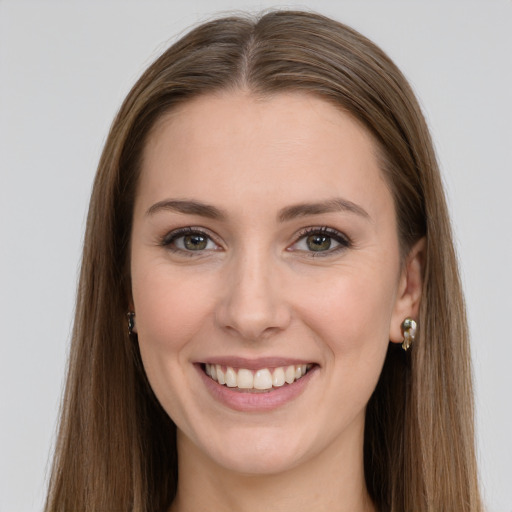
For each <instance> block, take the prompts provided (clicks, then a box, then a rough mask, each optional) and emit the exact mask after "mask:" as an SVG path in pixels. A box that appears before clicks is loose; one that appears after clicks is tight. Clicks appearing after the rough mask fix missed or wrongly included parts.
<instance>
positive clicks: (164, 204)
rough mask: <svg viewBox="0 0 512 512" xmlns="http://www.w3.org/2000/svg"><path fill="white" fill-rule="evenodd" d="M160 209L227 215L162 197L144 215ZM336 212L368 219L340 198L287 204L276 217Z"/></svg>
mask: <svg viewBox="0 0 512 512" xmlns="http://www.w3.org/2000/svg"><path fill="white" fill-rule="evenodd" d="M160 211H173V212H177V213H184V214H189V215H199V216H200V217H206V218H208V219H214V220H220V221H222V220H225V219H226V218H227V217H228V215H227V213H226V212H225V211H223V210H221V209H219V208H217V207H216V206H212V205H210V204H206V203H202V202H200V201H192V200H185V199H164V200H163V201H159V202H158V203H155V204H154V205H153V206H151V207H150V208H148V210H147V211H146V215H154V214H156V213H158V212H160ZM336 212H348V213H353V214H356V215H358V216H360V217H364V218H366V219H370V216H369V215H368V213H367V212H366V210H364V209H363V208H361V206H359V205H357V204H355V203H353V202H352V201H347V200H346V199H342V198H334V199H328V200H327V201H321V202H318V203H301V204H296V205H292V206H287V207H285V208H283V209H282V210H280V211H279V213H278V215H277V219H278V221H279V222H288V221H290V220H293V219H296V218H298V217H307V216H309V215H321V214H323V213H336Z"/></svg>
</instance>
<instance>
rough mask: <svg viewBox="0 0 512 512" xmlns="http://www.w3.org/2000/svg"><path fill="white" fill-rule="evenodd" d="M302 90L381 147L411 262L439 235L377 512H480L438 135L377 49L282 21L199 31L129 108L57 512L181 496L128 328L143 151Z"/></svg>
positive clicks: (53, 507)
mask: <svg viewBox="0 0 512 512" xmlns="http://www.w3.org/2000/svg"><path fill="white" fill-rule="evenodd" d="M239 88H245V89H248V90H250V91H251V92H252V93H253V94H256V95H258V94H259V95H271V94H275V93H278V92H280V91H302V92H305V93H309V94H314V95H316V96H318V97H321V98H323V99H325V100H327V101H329V102H331V103H332V104H334V105H336V106H337V107H338V108H340V109H342V110H343V111H345V112H348V113H350V114H351V115H352V116H353V117H354V118H356V119H358V120H359V121H360V122H361V123H363V125H364V126H365V127H366V128H367V130H368V131H369V132H370V133H371V134H372V135H373V138H374V140H375V144H376V146H377V148H378V150H379V155H380V164H381V168H382V172H383V173H384V175H385V176H386V178H387V182H388V184H389V187H390V189H391V191H392V193H393V197H394V201H395V207H396V212H397V219H398V231H399V235H400V241H401V245H402V250H403V253H404V254H405V253H406V252H407V250H408V248H410V247H411V245H412V244H413V243H414V242H415V241H417V240H418V239H419V238H421V237H423V236H424V237H425V238H426V253H425V270H424V291H423V297H422V301H421V310H420V317H419V322H418V324H419V332H420V335H419V337H418V338H417V339H416V342H415V344H414V347H413V349H412V350H411V351H410V352H407V353H404V352H403V351H401V350H400V348H397V346H396V345H394V344H390V348H389V350H388V354H387V357H386V361H385V364H384V368H383V371H382V375H381V377H380V380H379V383H378V385H377V387H376V389H375V391H374V393H373V395H372V397H371V399H370V401H369V403H368V406H367V413H366V424H365V444H364V458H365V461H364V462H365V477H366V484H367V487H368V491H369V493H370V496H371V497H372V499H373V500H374V502H375V505H376V507H377V509H378V510H380V511H381V512H383V511H393V512H400V511H402V512H405V511H413V510H414V511H416V512H419V511H425V512H427V511H428V512H441V511H467V512H477V511H480V510H482V506H481V503H480V497H479V492H478V483H477V470H476V462H475V450H474V432H473V402H472V387H471V386H472V385H471V369H470V357H469V348H468V334H467V326H466V318H465V309H464V302H463V297H462V293H461V285H460V281H459V275H458V269H457V262H456V257H455V254H454V249H453V243H452V234H451V228H450V222H449V218H448V213H447V207H446V203H445V198H444V193H443V188H442V183H441V179H440V175H439V170H438V166H437V163H436V158H435V154H434V151H433V147H432V142H431V139H430V136H429V132H428V129H427V126H426V123H425V120H424V118H423V115H422V113H421V110H420V107H419V105H418V103H417V101H416V99H415V97H414V94H413V92H412V91H411V88H410V87H409V85H408V83H407V81H406V80H405V78H404V77H403V75H402V74H401V73H400V71H399V70H398V69H397V67H396V66H395V65H394V64H393V62H392V61H391V60H390V59H389V58H388V57H387V56H386V55H385V54H384V53H383V52H382V51H381V50H380V49H379V48H377V47H376V46H375V45H374V44H373V43H372V42H370V41H369V40H368V39H366V38H365V37H363V36H362V35H360V34H359V33H357V32H356V31H354V30H352V29H350V28H349V27H347V26H345V25H342V24H340V23H337V22H335V21H333V20H331V19H328V18H325V17H323V16H320V15H317V14H312V13H306V12H290V11H275V12H270V13H267V14H265V15H263V16H262V17H260V18H257V19H252V18H249V17H247V18H245V17H228V18H223V19H218V20H214V21H211V22H208V23H205V24H203V25H201V26H199V27H198V28H196V29H194V30H192V31H191V32H190V33H189V34H188V35H186V36H185V37H183V38H182V39H181V40H179V41H178V42H177V43H175V44H174V45H173V46H172V47H170V48H169V49H168V50H167V51H166V52H165V53H164V54H163V55H162V56H161V57H159V58H158V59H157V60H156V61H155V62H154V63H153V64H152V65H151V66H150V67H149V69H148V70H147V71H146V72H145V73H144V74H143V75H142V77H141V78H140V79H139V81H138V82H137V83H136V85H135V86H134V87H133V89H132V90H131V92H130V93H129V94H128V97H127V98H126V100H125V101H124V103H123V105H122V107H121V109H120V111H119V113H118V115H117V117H116V119H115V120H114V123H113V125H112V127H111V130H110V134H109V136H108V139H107V142H106V144H105V148H104V151H103V154H102V156H101V160H100V163H99V167H98V172H97V175H96V179H95V183H94V189H93V192H92V198H91V203H90V209H89V215H88V219H87V230H86V235H85V242H84V252H83V261H82V270H81V275H80V283H79V287H78V298H77V306H76V318H75V323H74V330H73V339H72V346H71V352H70V358H69V371H68V376H67V384H66V390H65V395H64V399H63V405H62V417H61V423H60V430H59V434H58V438H57V443H56V453H55V458H54V464H53V470H52V474H51V480H50V489H49V494H48V499H47V503H46V511H71V510H73V511H75V510H76V511H91V512H92V511H99V510H119V511H121V510H123V511H158V510H165V509H166V508H167V507H169V505H170V504H171V503H172V500H173V498H174V495H175V492H176V483H177V477H178V475H177V463H176V443H175V426H174V424H173V422H172V421H171V420H170V418H169V417H168V416H167V414H166V413H165V412H164V411H163V409H162V408H161V406H160V405H159V403H158V401H157V400H156V398H155V396H154V394H153V392H152V390H151V389H150V387H149V385H148V383H147V380H146V377H145V374H144V370H143V367H142V363H141V359H140V354H139V351H138V345H137V343H136V341H135V342H134V340H131V339H130V337H129V335H128V332H127V326H126V313H127V311H128V306H129V297H130V275H129V270H128V269H129V243H130V233H131V224H132V213H133V211H132V210H133V204H134V197H135V194H136V186H137V179H138V173H139V171H140V166H141V154H142V151H143V148H144V145H145V142H146V140H147V138H148V134H149V133H150V131H151V129H152V127H154V126H155V122H156V121H157V120H158V119H160V118H161V117H162V115H164V113H166V112H168V111H169V110H170V109H172V108H174V107H175V106H176V105H178V104H182V103H183V102H186V101H189V100H190V99H191V98H193V97H196V96H198V95H201V94H205V93H208V92H213V91H217V90H226V89H239Z"/></svg>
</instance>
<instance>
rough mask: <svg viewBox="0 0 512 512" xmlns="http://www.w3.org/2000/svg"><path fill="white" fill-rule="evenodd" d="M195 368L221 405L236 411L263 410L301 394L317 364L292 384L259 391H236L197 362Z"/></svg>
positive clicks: (269, 409)
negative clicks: (220, 382) (212, 375)
mask: <svg viewBox="0 0 512 512" xmlns="http://www.w3.org/2000/svg"><path fill="white" fill-rule="evenodd" d="M196 368H197V370H198V371H199V375H200V376H201V378H202V379H203V382H204V384H205V385H206V388H207V389H208V391H209V392H210V394H211V395H212V396H213V397H214V398H215V399H216V400H217V401H219V402H220V403H222V404H223V405H226V406H227V407H229V408H231V409H234V410H236V411H243V412H265V411H272V410H274V409H277V408H279V407H282V406H283V405H285V404H287V403H288V402H291V401H292V400H294V399H295V398H297V397H298V396H299V395H300V394H302V393H303V391H304V390H305V388H306V386H307V385H308V383H309V382H310V380H311V378H312V377H313V376H314V374H315V373H316V370H317V369H318V366H313V368H311V369H310V370H309V371H308V372H307V373H306V375H304V376H303V377H301V378H300V379H299V380H296V381H294V382H293V383H292V384H284V385H283V386H281V387H279V388H272V390H270V391H266V392H264V391H263V392H261V391H259V392H257V393H251V392H244V391H236V390H235V389H236V388H228V387H227V386H224V385H222V384H219V383H218V382H216V381H214V380H213V379H212V378H210V377H209V376H208V375H206V373H205V372H204V370H203V366H202V365H199V364H198V365H196Z"/></svg>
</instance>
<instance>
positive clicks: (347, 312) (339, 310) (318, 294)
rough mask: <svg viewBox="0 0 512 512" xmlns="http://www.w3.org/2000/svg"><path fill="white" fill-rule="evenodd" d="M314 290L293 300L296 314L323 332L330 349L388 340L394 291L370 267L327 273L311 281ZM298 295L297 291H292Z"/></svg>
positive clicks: (389, 283) (390, 281) (391, 283)
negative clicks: (296, 310)
mask: <svg viewBox="0 0 512 512" xmlns="http://www.w3.org/2000/svg"><path fill="white" fill-rule="evenodd" d="M309 289H310V290H314V292H310V293H305V294H304V293H303V294H301V295H300V299H299V300H298V301H297V307H298V308H300V311H301V313H300V316H301V317H302V318H304V319H305V321H306V322H307V323H309V324H310V325H311V326H312V327H314V330H315V331H321V332H324V333H326V336H325V338H326V339H329V340H330V344H332V345H334V346H333V347H332V348H333V350H336V349H338V348H339V349H340V350H352V349H358V348H362V347H364V346H369V345H372V344H375V343H376V342H377V341H380V342H384V343H387V342H388V341H389V325H390V319H391V314H392V311H393V304H394V300H395V294H396V285H395V283H394V282H393V280H392V279H389V278H383V277H382V276H380V278H379V276H378V272H373V271H372V269H371V268H370V269H361V268H360V269H358V270H357V271H354V272H340V275H339V277H336V276H334V277H333V274H332V273H330V274H329V275H326V276H325V277H323V278H317V279H316V280H315V286H314V287H311V286H310V287H309ZM296 296H299V292H298V293H297V294H296Z"/></svg>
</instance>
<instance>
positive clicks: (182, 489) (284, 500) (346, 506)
mask: <svg viewBox="0 0 512 512" xmlns="http://www.w3.org/2000/svg"><path fill="white" fill-rule="evenodd" d="M359 430H360V432H358V434H359V435H358V436H357V437H358V438H359V439H358V441H357V442H354V441H355V439H354V438H352V439H351V441H352V442H350V443H347V442H343V441H342V440H337V441H336V442H335V443H333V444H335V446H333V445H330V446H329V447H327V449H325V450H324V451H323V452H322V453H320V454H317V455H315V456H314V457H312V458H310V459H309V460H308V461H307V462H305V463H303V464H299V465H297V466H295V467H293V468H291V469H289V470H287V471H285V472H282V473H279V474H270V475H269V474H258V475H247V474H240V473H237V472H234V471H231V470H229V469H226V468H223V467H220V466H218V465H217V464H215V462H214V461H212V460H211V459H209V458H207V456H205V454H204V453H202V452H201V451H200V450H199V449H198V448H197V447H196V446H195V445H194V444H193V443H192V442H191V441H190V440H189V439H188V438H186V437H185V436H184V435H183V434H182V433H181V432H178V454H179V479H178V492H177V495H176V499H175V501H174V502H173V505H172V507H171V510H170V512H192V511H193V512H195V511H197V510H215V511H216V512H260V511H261V510H272V511H274V512H285V511H292V510H293V511H294V512H303V511H304V512H305V511H308V512H310V511H311V510H329V511H332V512H374V511H375V508H374V506H373V504H372V502H371V500H370V498H369V496H368V492H367V489H366V484H365V480H364V468H363V432H362V430H363V429H361V428H359ZM345 441H347V439H345Z"/></svg>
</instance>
